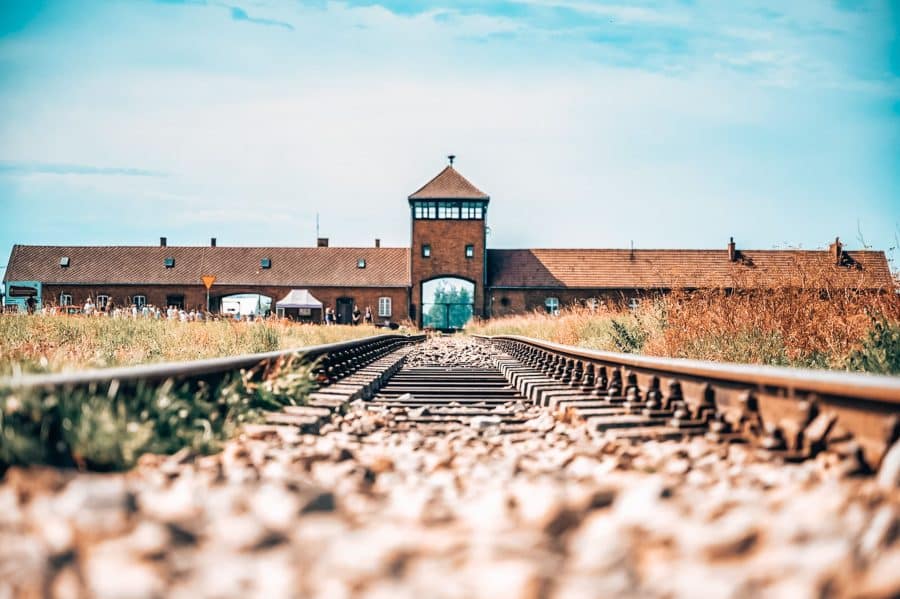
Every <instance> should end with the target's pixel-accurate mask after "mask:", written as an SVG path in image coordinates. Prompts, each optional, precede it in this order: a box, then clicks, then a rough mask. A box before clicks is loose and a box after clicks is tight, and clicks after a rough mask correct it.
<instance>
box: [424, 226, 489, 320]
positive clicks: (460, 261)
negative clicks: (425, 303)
mask: <svg viewBox="0 0 900 599" xmlns="http://www.w3.org/2000/svg"><path fill="white" fill-rule="evenodd" d="M484 233H485V231H484V221H483V220H419V219H414V220H413V221H412V248H411V250H410V252H411V253H410V272H411V277H410V280H411V281H412V289H411V292H412V303H413V304H414V305H415V306H416V322H418V323H419V324H421V318H422V316H421V314H422V283H423V282H426V281H428V280H430V279H434V278H438V277H445V276H451V277H460V278H463V279H468V280H470V281H472V282H473V283H475V305H474V313H475V315H476V316H483V315H484V256H485V255H484V241H485V234H484ZM426 244H428V245H430V246H431V257H430V258H424V257H422V246H423V245H426ZM467 245H472V246H474V250H475V251H474V255H473V256H472V257H471V258H467V257H466V246H467Z"/></svg>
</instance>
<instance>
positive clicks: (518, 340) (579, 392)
mask: <svg viewBox="0 0 900 599" xmlns="http://www.w3.org/2000/svg"><path fill="white" fill-rule="evenodd" d="M424 340H425V336H423V335H419V336H401V335H382V336H377V337H372V338H369V339H362V340H355V341H348V342H343V343H336V344H330V345H323V346H317V347H310V348H303V349H301V350H288V351H278V352H270V353H266V354H254V355H245V356H236V357H229V358H219V359H210V360H199V361H195V362H186V363H175V364H158V365H148V366H138V367H131V368H111V369H105V370H96V371H88V372H82V373H67V374H51V375H32V376H20V377H15V378H10V379H6V380H0V387H6V388H9V389H43V390H45V391H47V392H57V391H59V390H73V389H76V388H91V389H93V390H94V391H100V392H103V391H105V390H107V389H108V388H109V386H110V385H111V384H112V383H113V381H115V384H116V385H117V388H118V389H119V390H120V391H122V390H124V391H125V392H127V391H128V387H129V386H137V385H146V384H152V383H159V382H162V381H164V380H172V381H174V382H175V383H176V384H186V385H198V384H200V383H204V384H213V385H214V384H215V383H216V382H217V381H219V380H220V379H222V378H224V377H226V376H229V375H232V374H233V373H234V372H236V371H241V370H244V371H246V370H252V371H253V372H255V373H256V374H255V375H254V376H259V377H264V376H266V374H267V372H269V371H270V370H271V369H273V368H275V367H277V365H278V364H279V363H280V362H283V361H284V360H285V359H286V358H288V357H299V358H300V359H301V360H302V361H304V362H307V363H314V364H315V366H314V367H313V375H314V377H315V379H316V381H317V383H318V385H319V389H318V390H317V391H315V392H314V393H313V394H312V395H311V398H310V401H309V402H308V405H306V406H290V407H288V408H286V410H285V411H284V412H282V413H274V414H270V415H269V416H268V424H269V425H273V426H278V425H284V426H301V427H303V428H304V430H313V429H314V428H315V427H316V426H318V425H321V424H323V423H324V422H325V421H326V420H327V418H328V416H330V414H331V413H332V412H333V411H339V410H341V409H344V407H345V406H346V405H348V404H349V403H350V402H354V401H363V402H365V406H366V408H367V409H369V410H371V411H375V412H388V413H394V414H400V413H402V414H403V416H402V417H401V419H400V421H402V423H403V424H402V425H401V424H399V422H398V430H409V429H411V428H416V427H419V428H421V427H425V428H427V429H429V430H431V431H438V430H444V431H447V430H451V429H452V428H453V426H454V425H461V424H471V423H474V424H475V425H476V426H478V427H487V426H491V425H494V424H496V425H499V426H501V428H502V429H503V430H509V431H517V430H521V427H522V425H523V423H524V422H527V421H528V420H530V419H532V418H534V417H535V416H536V415H539V414H540V411H539V410H540V409H543V410H544V411H545V412H547V413H551V414H553V415H555V416H556V417H557V418H561V419H563V420H566V421H570V420H575V421H579V422H582V423H583V424H584V425H585V426H586V428H587V429H588V430H589V431H590V432H592V433H599V434H607V435H608V436H611V437H614V438H621V439H636V440H641V439H655V440H660V439H681V438H685V437H690V436H695V435H704V436H706V437H707V438H709V439H711V440H715V441H720V442H740V443H750V444H752V445H753V446H755V447H758V448H760V449H763V450H765V451H766V452H768V453H769V454H771V455H772V456H774V457H778V458H782V459H785V460H789V461H799V460H804V459H810V458H813V457H815V455H817V454H818V453H820V452H822V451H826V450H827V451H833V452H836V453H837V454H839V455H840V456H841V457H842V458H845V459H847V460H851V461H855V462H856V464H857V468H858V469H859V470H860V471H869V472H871V471H874V470H875V469H876V468H877V467H878V465H879V464H880V463H881V461H882V459H883V458H884V456H885V454H886V453H887V451H888V449H889V448H890V447H891V446H892V445H893V444H894V443H895V442H896V441H897V439H898V437H900V379H898V378H897V377H883V376H871V375H864V374H854V373H835V372H815V371H802V370H797V369H788V368H773V367H760V366H745V365H734V364H715V363H707V362H699V361H692V360H673V359H661V358H648V357H641V356H633V355H628V354H614V353H609V352H598V351H591V350H585V349H582V348H577V347H570V346H563V345H558V344H554V343H548V342H543V341H539V340H535V339H529V338H523V337H515V336H499V337H494V338H487V337H480V338H478V341H479V342H480V343H482V344H483V345H485V346H487V347H490V348H491V352H490V355H491V357H490V359H489V360H486V359H482V360H481V361H480V362H479V363H478V364H477V365H474V366H473V365H464V364H461V365H456V366H447V365H446V364H438V363H434V364H425V365H417V366H404V363H405V360H406V356H407V354H408V353H409V351H410V349H411V348H412V347H413V346H414V345H415V344H418V343H422V342H423V341H424ZM443 358H444V359H446V356H443ZM254 430H263V429H260V428H259V427H257V428H255V429H254Z"/></svg>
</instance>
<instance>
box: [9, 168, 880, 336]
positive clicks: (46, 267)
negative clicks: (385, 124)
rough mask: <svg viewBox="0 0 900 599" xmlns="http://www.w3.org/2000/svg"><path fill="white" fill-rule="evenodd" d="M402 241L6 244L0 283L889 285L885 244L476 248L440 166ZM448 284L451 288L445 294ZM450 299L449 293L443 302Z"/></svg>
mask: <svg viewBox="0 0 900 599" xmlns="http://www.w3.org/2000/svg"><path fill="white" fill-rule="evenodd" d="M408 201H409V210H410V234H411V238H410V247H408V248H384V247H380V244H379V243H378V242H377V241H376V242H375V246H374V247H367V248H339V247H328V241H327V240H326V239H320V240H319V241H318V247H221V246H217V245H216V243H215V240H214V239H213V240H211V243H210V245H209V246H205V247H184V246H179V247H173V246H168V245H167V244H166V240H165V238H161V239H160V244H159V245H158V246H149V247H148V246H26V245H16V246H14V247H13V250H12V254H11V256H10V258H9V263H8V266H7V270H6V274H5V277H4V283H5V284H6V298H5V303H6V304H7V306H16V307H17V308H9V307H8V308H7V309H8V310H9V309H13V310H15V309H19V310H24V309H25V306H26V301H27V298H28V297H34V299H35V300H36V303H37V307H38V308H39V307H41V306H42V305H59V304H67V303H68V304H73V305H80V304H82V303H83V302H84V301H85V300H86V299H88V298H89V297H90V298H92V300H93V301H94V302H95V304H99V305H101V306H102V305H103V304H105V303H106V302H108V301H112V302H113V303H114V304H115V305H119V306H122V305H129V306H130V305H131V304H133V303H136V304H138V305H142V304H144V303H147V304H154V305H157V306H167V305H177V306H183V307H188V308H200V307H204V308H205V307H206V305H207V291H206V288H205V287H204V285H203V283H202V282H201V277H202V276H204V275H214V276H215V277H216V280H215V283H214V284H213V286H212V287H211V289H210V305H209V307H210V310H211V311H213V312H217V311H219V310H220V309H221V306H222V299H223V298H226V297H229V296H233V295H237V294H260V295H263V296H266V297H268V298H272V305H273V309H274V303H275V302H277V301H278V300H279V299H281V298H282V297H284V296H286V295H287V294H288V293H289V292H290V291H291V290H292V289H306V290H308V291H309V292H310V293H311V294H312V295H313V296H314V297H315V298H317V299H318V300H320V301H321V302H322V303H323V304H324V306H325V307H331V308H333V309H334V310H335V311H336V314H337V316H338V318H339V320H340V321H342V322H348V321H349V318H350V312H351V311H352V309H353V306H354V305H357V306H359V307H360V309H361V310H364V309H365V307H366V306H368V307H370V308H371V309H372V312H373V313H374V314H375V316H376V319H377V320H379V321H384V320H390V321H393V322H401V321H406V320H411V321H413V322H415V323H416V324H417V325H419V326H422V325H423V324H424V325H426V326H428V325H431V326H436V327H438V328H443V327H445V326H448V325H450V326H460V325H461V323H463V322H465V321H466V320H467V319H468V318H469V317H470V316H472V315H474V316H476V317H491V316H499V315H506V314H515V313H522V312H528V311H532V310H548V311H555V310H557V309H559V308H560V307H564V306H567V305H572V304H587V305H595V304H596V303H597V302H621V303H625V304H631V305H635V304H636V303H637V302H638V301H640V298H641V297H643V296H646V295H648V294H652V293H660V292H663V293H664V292H667V291H670V290H673V289H703V288H726V289H736V288H748V287H749V288H765V287H770V286H776V285H785V284H793V283H794V282H796V284H797V285H801V284H804V281H803V280H802V279H803V277H808V276H810V273H817V274H818V275H821V274H825V275H827V276H828V277H829V279H830V281H831V283H832V284H835V283H836V284H838V285H843V286H852V287H867V288H875V289H878V288H881V289H885V290H887V289H892V285H893V283H892V278H891V272H890V269H889V267H888V263H887V259H886V257H885V255H884V252H878V251H844V250H843V248H842V247H841V244H840V242H839V241H838V240H835V242H834V243H832V244H831V245H830V247H829V249H828V250H825V251H822V250H820V251H806V250H744V249H738V248H737V247H736V246H735V244H734V243H733V242H731V243H729V244H728V245H727V246H726V247H725V248H723V249H721V250H644V249H638V250H628V249H624V250H623V249H489V248H487V243H486V241H487V237H486V222H487V215H488V209H489V206H490V198H489V197H488V195H487V194H486V193H484V192H482V191H481V190H479V189H478V188H477V187H475V186H474V185H473V184H472V183H470V182H469V181H468V180H466V179H465V178H464V177H463V176H462V175H461V174H459V172H458V171H457V170H456V169H455V168H454V167H453V161H452V158H451V161H450V165H448V166H447V167H446V168H444V169H443V170H442V171H441V172H440V173H438V175H437V176H435V177H434V178H433V179H431V180H430V181H429V182H428V183H426V184H425V185H424V186H422V187H421V188H420V189H419V190H418V191H416V192H414V193H413V194H412V195H410V196H409V197H408ZM448 291H449V292H450V293H448ZM448 298H449V299H448Z"/></svg>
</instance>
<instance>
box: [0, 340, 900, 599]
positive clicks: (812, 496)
mask: <svg viewBox="0 0 900 599" xmlns="http://www.w3.org/2000/svg"><path fill="white" fill-rule="evenodd" d="M490 354H491V350H490V349H489V348H483V347H480V346H477V345H476V344H474V343H473V342H471V341H468V340H464V339H456V338H454V339H439V340H433V341H429V342H428V343H427V344H425V345H424V346H423V347H422V348H421V350H415V351H414V352H413V354H412V355H411V356H410V358H409V362H408V364H409V365H420V366H422V365H428V364H432V365H447V364H448V362H453V363H459V362H464V363H468V364H477V365H484V364H487V363H488V362H489V360H490V357H491V356H490ZM522 409H525V408H522ZM395 417H396V414H394V413H392V412H391V413H389V412H384V413H371V412H366V411H365V410H363V409H360V408H355V409H353V410H351V411H350V412H349V413H348V414H347V415H345V416H343V417H338V418H336V419H335V420H334V422H333V424H330V425H327V426H326V427H325V432H324V433H323V434H321V435H300V434H296V435H282V436H280V437H277V438H272V437H268V438H260V439H256V438H247V437H244V438H240V439H236V440H234V441H232V442H229V443H228V445H227V447H226V448H225V451H223V452H222V453H221V454H219V455H215V456H209V457H192V456H189V455H186V454H184V455H180V456H172V457H158V456H145V457H144V458H143V459H142V460H141V462H140V465H139V467H138V468H136V469H135V470H134V471H132V472H130V473H127V474H116V475H88V474H77V475H75V474H71V473H64V472H59V471H55V470H50V469H31V470H21V469H13V470H11V471H10V472H8V473H7V476H6V480H5V482H4V484H3V485H2V486H0V597H5V596H10V595H11V596H17V595H21V596H45V595H46V596H55V597H78V596H80V595H81V594H82V593H83V592H84V591H85V590H87V591H88V592H89V593H90V594H91V595H96V596H102V597H117V598H118V597H152V596H162V595H165V596H173V597H199V596H219V597H225V596H235V597H237V596H240V597H245V596H258V597H280V596H301V597H338V598H341V597H348V598H349V597H367V598H391V599H405V598H420V597H448V598H456V597H459V598H461V599H462V598H472V597H486V598H487V597H490V598H495V597H509V598H521V597H524V598H537V597H547V598H554V599H576V598H579V599H580V598H588V597H610V596H625V597H628V596H635V597H638V596H640V597H646V596H667V597H671V596H676V597H707V596H713V597H757V596H766V597H790V598H795V597H842V596H870V597H887V596H891V595H896V594H898V593H900V542H898V540H897V537H898V533H900V491H898V489H897V487H896V479H895V478H893V479H891V480H887V479H890V478H891V477H890V476H889V475H890V474H891V473H890V472H885V473H884V474H883V475H882V477H881V481H880V483H879V480H878V479H876V478H869V479H851V478H846V477H842V476H841V475H840V472H841V468H840V467H839V465H838V464H835V463H833V461H832V458H830V457H827V456H821V457H820V458H819V459H818V460H815V461H811V462H809V463H804V464H798V465H780V464H775V463H772V462H770V461H767V460H766V459H765V458H764V457H762V456H761V455H759V454H757V453H756V452H754V451H752V450H750V449H748V448H746V447H743V446H731V447H722V446H717V445H714V444H710V443H708V442H707V441H705V440H703V439H694V440H692V441H690V442H646V443H641V444H631V443H627V442H623V441H615V440H602V439H601V440H597V439H593V438H590V437H589V436H588V435H586V434H585V431H584V430H583V429H582V428H580V427H578V426H577V425H571V424H567V423H561V422H553V421H552V420H547V419H543V418H541V417H539V416H538V417H536V418H535V420H534V425H533V426H532V427H530V430H524V431H522V432H518V433H513V434H505V435H504V434H499V433H498V430H497V429H496V428H493V427H488V428H485V429H480V428H478V427H472V426H460V427H459V428H458V430H455V431H453V432H450V433H449V434H443V435H426V434H423V433H422V432H419V431H409V432H404V433H397V432H391V430H390V426H391V422H392V419H393V418H395ZM895 449H896V448H895Z"/></svg>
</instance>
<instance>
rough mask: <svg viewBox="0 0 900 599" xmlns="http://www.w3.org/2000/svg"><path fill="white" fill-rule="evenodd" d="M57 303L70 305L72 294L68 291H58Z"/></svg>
mask: <svg viewBox="0 0 900 599" xmlns="http://www.w3.org/2000/svg"><path fill="white" fill-rule="evenodd" d="M59 305H60V306H71V305H72V295H71V294H69V293H60V294H59Z"/></svg>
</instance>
